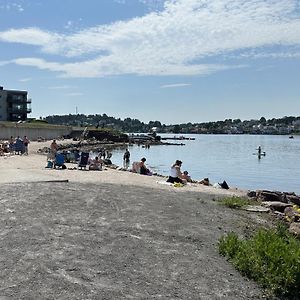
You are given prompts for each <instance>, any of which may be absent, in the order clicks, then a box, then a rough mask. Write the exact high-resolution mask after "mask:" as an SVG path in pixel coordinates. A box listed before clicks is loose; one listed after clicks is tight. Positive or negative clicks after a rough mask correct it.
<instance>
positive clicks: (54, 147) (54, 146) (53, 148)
mask: <svg viewBox="0 0 300 300" xmlns="http://www.w3.org/2000/svg"><path fill="white" fill-rule="evenodd" d="M57 150H58V145H57V143H56V140H53V141H52V143H51V145H50V153H51V154H52V156H54V157H55V156H56V153H57Z"/></svg>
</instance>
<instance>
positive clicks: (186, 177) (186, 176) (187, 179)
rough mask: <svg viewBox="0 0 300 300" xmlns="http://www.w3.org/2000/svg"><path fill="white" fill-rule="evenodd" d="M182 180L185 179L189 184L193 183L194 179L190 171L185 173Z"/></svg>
mask: <svg viewBox="0 0 300 300" xmlns="http://www.w3.org/2000/svg"><path fill="white" fill-rule="evenodd" d="M181 179H185V180H186V181H187V182H192V178H191V176H190V175H189V172H188V171H183V173H182V176H181Z"/></svg>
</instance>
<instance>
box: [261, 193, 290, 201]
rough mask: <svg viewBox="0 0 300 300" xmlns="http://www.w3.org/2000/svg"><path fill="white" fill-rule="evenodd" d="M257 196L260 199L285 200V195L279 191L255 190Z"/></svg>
mask: <svg viewBox="0 0 300 300" xmlns="http://www.w3.org/2000/svg"><path fill="white" fill-rule="evenodd" d="M257 197H258V199H260V200H261V201H277V202H286V199H285V196H284V195H283V194H282V193H280V192H271V191H257Z"/></svg>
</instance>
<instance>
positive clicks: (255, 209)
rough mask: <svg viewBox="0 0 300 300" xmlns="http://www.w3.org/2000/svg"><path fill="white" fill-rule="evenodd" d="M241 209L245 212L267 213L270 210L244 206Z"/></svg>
mask: <svg viewBox="0 0 300 300" xmlns="http://www.w3.org/2000/svg"><path fill="white" fill-rule="evenodd" d="M242 209H244V210H247V211H253V212H269V211H270V208H268V207H262V206H260V205H246V206H244V207H242Z"/></svg>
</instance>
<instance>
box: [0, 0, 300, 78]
mask: <svg viewBox="0 0 300 300" xmlns="http://www.w3.org/2000/svg"><path fill="white" fill-rule="evenodd" d="M1 41H2V42H14V43H24V44H29V45H35V46H37V47H39V48H40V49H41V51H42V52H44V53H45V54H52V55H60V56H62V57H66V58H71V57H72V60H73V61H74V60H75V62H72V63H70V62H65V63H61V62H59V63H58V62H49V61H47V60H45V59H40V58H18V59H15V60H13V61H14V62H15V63H16V64H20V65H24V66H35V67H37V68H40V69H46V70H50V71H54V72H59V73H60V74H61V75H62V76H65V77H100V76H110V75H122V74H136V75H160V76H161V75H199V74H200V75H202V74H210V73H213V72H217V71H220V70H226V69H229V68H233V67H240V66H232V65H231V66H228V65H223V64H220V63H212V64H209V63H208V59H209V61H215V62H217V61H220V59H218V56H219V55H222V57H224V56H227V55H229V56H232V55H233V54H235V53H236V52H237V51H241V50H242V51H244V50H247V49H259V51H260V53H259V54H261V55H264V51H263V49H264V47H266V46H267V47H269V48H270V47H273V46H277V45H280V46H281V47H285V48H286V51H287V53H288V51H289V47H290V46H297V45H300V18H299V5H298V0H214V1H211V0H168V1H165V2H164V9H163V11H160V12H151V13H149V14H147V15H145V16H143V17H139V18H138V17H137V18H134V19H131V20H129V21H120V22H116V23H113V24H109V25H102V26H98V27H93V28H88V29H85V30H82V31H78V32H77V33H75V34H70V35H67V34H58V33H54V32H47V31H43V30H41V29H39V28H24V29H11V30H7V31H3V32H0V42H1ZM275 53H276V52H275ZM85 55H89V56H90V57H91V56H92V57H94V58H93V59H90V60H86V61H82V57H85ZM272 57H273V58H275V57H276V56H275V55H273V56H272Z"/></svg>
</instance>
